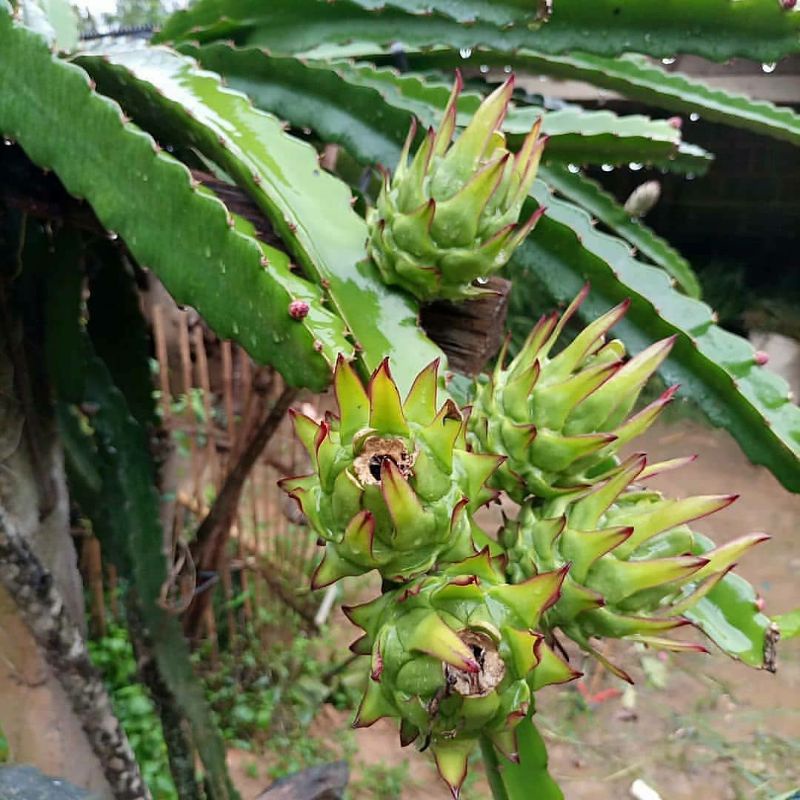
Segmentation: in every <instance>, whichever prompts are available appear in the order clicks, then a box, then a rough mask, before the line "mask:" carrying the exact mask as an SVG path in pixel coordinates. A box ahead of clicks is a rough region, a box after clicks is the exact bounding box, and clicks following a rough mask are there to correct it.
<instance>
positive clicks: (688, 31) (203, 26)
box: [161, 0, 800, 61]
mask: <svg viewBox="0 0 800 800" xmlns="http://www.w3.org/2000/svg"><path fill="white" fill-rule="evenodd" d="M418 5H419V4H418V3H416V2H414V3H412V5H411V7H410V8H409V7H408V6H407V5H406V3H405V2H401V0H392V2H391V3H388V4H384V3H382V2H381V3H380V4H379V3H378V2H377V0H356V2H351V0H337V2H335V3H326V2H322V0H273V2H270V3H269V4H265V3H263V2H260V0H202V2H199V3H196V4H195V5H193V6H192V8H190V9H189V10H188V11H184V12H179V13H177V14H175V15H173V16H172V17H171V18H170V20H169V21H168V22H167V24H166V25H165V27H164V30H163V33H162V34H161V39H162V40H163V41H167V40H174V39H181V38H188V39H199V40H202V41H208V40H209V39H211V38H222V39H225V38H235V39H236V40H237V41H241V38H243V37H245V38H246V37H247V36H250V37H251V39H252V40H253V41H254V42H255V41H257V42H258V43H259V44H262V45H265V46H268V47H269V48H270V49H271V50H272V51H273V52H276V53H299V52H303V51H304V50H306V51H310V50H313V49H314V48H320V46H324V45H326V44H341V43H345V42H364V41H369V42H375V43H379V44H382V45H391V44H392V43H393V42H397V41H398V40H399V41H400V42H401V43H402V44H405V45H414V46H431V47H433V46H440V45H441V44H442V42H447V43H448V44H450V46H451V47H454V48H475V47H481V46H482V47H488V48H494V49H497V50H505V51H506V52H513V51H515V50H517V49H519V48H522V47H527V48H535V49H536V50H540V51H542V52H546V53H565V52H570V51H572V50H584V51H591V52H593V53H596V54H598V55H606V56H615V55H619V54H621V53H628V52H638V53H646V54H648V55H653V56H658V57H669V56H675V55H677V54H678V53H695V54H697V55H701V56H705V57H706V58H710V59H714V60H717V61H724V60H725V59H727V58H732V57H734V56H742V57H744V58H752V59H757V60H759V61H777V60H778V59H779V58H782V57H783V56H786V55H790V54H792V53H797V52H800V14H796V13H793V11H792V10H791V9H789V8H788V4H787V7H786V8H784V4H782V3H779V2H777V0H774V2H770V0H736V2H732V0H670V2H660V3H659V2H652V1H651V0H626V2H624V3H623V2H620V0H592V2H587V0H558V1H557V2H554V3H553V4H552V5H553V9H552V14H551V15H550V19H549V21H548V22H546V23H545V24H543V25H539V24H538V22H537V12H536V9H537V8H538V7H539V4H537V3H530V4H529V7H528V12H527V14H525V13H524V11H523V12H522V13H521V14H520V9H518V8H517V9H516V13H515V14H510V13H509V7H510V6H511V4H510V3H502V4H499V3H496V2H488V1H487V2H483V3H478V2H470V3H469V9H468V12H467V13H468V14H469V15H470V16H469V17H468V18H469V19H470V24H468V25H465V24H464V21H466V18H467V17H466V16H465V14H463V13H458V12H456V11H454V10H453V8H452V6H453V5H454V4H452V3H449V4H448V3H442V2H436V3H430V4H429V3H425V6H430V7H431V8H432V9H433V13H429V14H419V13H413V12H414V11H418V8H415V7H416V6H418ZM458 5H459V6H460V4H458ZM383 6H386V7H383ZM448 6H449V7H448ZM426 10H427V8H426ZM407 11H411V12H412V13H407ZM520 16H521V17H523V19H520ZM492 23H494V24H492ZM654 31H657V33H654Z"/></svg>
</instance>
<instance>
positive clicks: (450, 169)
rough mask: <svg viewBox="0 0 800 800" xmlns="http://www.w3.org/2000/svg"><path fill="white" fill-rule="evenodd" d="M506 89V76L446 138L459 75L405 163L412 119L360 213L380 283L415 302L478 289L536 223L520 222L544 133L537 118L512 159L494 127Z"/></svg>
mask: <svg viewBox="0 0 800 800" xmlns="http://www.w3.org/2000/svg"><path fill="white" fill-rule="evenodd" d="M513 87H514V80H513V77H512V78H509V80H507V81H506V82H505V83H504V84H503V85H502V86H500V87H499V88H498V89H496V90H495V91H494V92H493V93H492V94H491V95H489V97H487V98H486V100H485V101H484V102H483V104H482V105H481V106H480V107H479V108H478V110H477V111H476V112H475V115H474V116H473V118H472V120H471V121H470V123H469V125H468V126H467V127H466V128H465V129H464V131H463V132H462V133H461V134H460V135H459V136H458V137H457V138H456V140H455V142H454V143H453V144H452V145H451V144H450V143H451V140H452V138H453V134H454V133H455V123H456V103H457V101H458V98H459V95H460V93H461V88H462V80H461V75H460V74H459V73H457V74H456V83H455V86H454V87H453V91H452V93H451V95H450V100H449V102H448V104H447V107H446V108H445V111H444V115H443V119H442V122H441V125H440V126H439V130H438V131H437V132H434V131H433V129H430V130H428V132H427V134H426V135H425V136H424V137H423V140H422V143H421V145H420V147H419V149H418V150H417V152H416V154H415V155H414V157H413V159H412V160H411V163H410V165H409V163H408V154H409V150H410V147H411V145H412V143H413V141H414V139H415V138H416V124H414V125H412V127H411V131H410V132H409V136H408V139H407V140H406V144H405V146H404V148H403V152H402V155H401V159H400V164H399V165H398V167H397V169H396V170H395V173H394V176H393V177H392V178H389V177H388V176H387V177H386V178H385V181H384V185H383V188H382V190H381V193H380V196H379V197H378V201H377V206H376V208H373V209H370V211H369V212H368V214H367V225H368V228H369V243H368V246H367V247H368V251H369V254H370V256H371V257H372V260H373V261H374V262H375V264H376V265H377V266H378V269H379V270H380V273H381V276H382V277H383V279H384V281H386V283H390V284H396V285H399V286H402V287H403V288H404V289H406V290H407V291H409V292H411V293H412V294H413V295H415V296H416V297H418V298H419V299H421V300H433V299H435V298H437V297H442V298H446V299H449V300H461V299H464V298H468V297H475V296H479V295H481V294H482V293H484V290H482V289H481V288H480V286H479V285H476V283H475V282H476V281H478V283H480V280H483V279H485V278H487V277H488V276H490V275H492V274H493V273H494V272H497V271H498V270H499V269H501V268H502V267H503V266H504V265H505V264H506V262H507V261H508V259H509V258H510V257H511V254H512V253H513V251H514V249H515V248H516V247H517V246H518V245H519V244H520V243H521V242H522V240H523V239H524V238H525V236H526V235H527V234H528V232H529V231H530V230H531V228H532V227H533V224H534V223H535V221H536V219H538V216H539V215H538V214H535V215H534V216H532V217H531V218H530V219H529V220H527V221H526V222H525V223H523V224H521V225H517V223H518V221H519V215H520V210H521V208H522V204H523V201H524V200H525V197H526V195H527V192H528V189H529V188H530V186H531V184H532V183H533V180H534V178H535V177H536V169H537V166H538V164H539V159H540V157H541V153H542V148H543V146H544V139H543V138H539V136H538V133H539V127H540V121H537V122H536V123H535V124H534V127H533V129H532V130H531V132H530V133H529V135H528V136H527V137H526V139H525V141H524V142H523V145H522V147H521V148H520V150H519V152H518V153H517V155H516V157H515V156H513V155H512V154H511V153H510V152H509V151H508V150H507V149H506V146H505V138H504V136H503V134H502V133H501V132H500V128H501V125H502V122H503V119H504V118H505V115H506V111H507V109H508V106H509V103H510V100H511V94H512V91H513ZM479 279H480V280H479Z"/></svg>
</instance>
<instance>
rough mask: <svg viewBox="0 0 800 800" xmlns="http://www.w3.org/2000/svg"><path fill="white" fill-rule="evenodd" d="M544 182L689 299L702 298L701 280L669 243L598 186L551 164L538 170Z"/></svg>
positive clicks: (584, 177)
mask: <svg viewBox="0 0 800 800" xmlns="http://www.w3.org/2000/svg"><path fill="white" fill-rule="evenodd" d="M539 175H540V177H541V179H542V180H543V181H544V182H545V183H547V184H548V185H549V186H550V187H551V188H553V189H555V190H556V192H558V193H559V194H560V195H562V197H564V198H566V199H567V200H570V201H572V202H573V203H577V204H578V205H580V206H581V207H582V208H585V209H586V210H587V211H588V212H589V213H590V214H591V215H592V216H594V217H597V219H598V220H600V222H602V223H603V224H604V225H607V226H608V227H609V228H611V230H612V231H614V233H615V234H617V235H618V236H621V237H622V238H623V239H625V240H626V241H628V242H630V243H631V244H632V245H633V246H634V247H636V248H637V249H638V250H639V252H640V253H642V255H644V256H645V257H646V258H648V259H650V260H651V261H652V262H653V263H654V264H657V265H658V266H659V267H661V268H662V269H663V270H665V271H666V272H668V273H669V274H670V275H671V276H672V277H673V278H674V279H675V281H676V282H677V283H678V285H679V286H680V287H681V289H683V291H684V292H686V294H688V295H689V297H695V298H699V297H700V281H699V280H698V279H697V276H696V275H695V274H694V270H693V269H692V266H691V264H689V262H688V261H687V260H686V259H685V258H684V257H683V256H682V255H681V254H680V253H679V252H678V251H677V250H675V248H673V247H672V245H670V244H669V242H667V241H665V240H664V239H662V238H661V237H660V236H659V235H658V234H656V233H655V231H653V230H651V229H650V228H648V227H647V225H645V224H644V223H643V222H642V221H641V220H640V219H637V218H636V217H632V216H631V215H630V214H629V213H628V212H627V211H626V210H625V208H624V207H623V206H622V204H621V203H618V202H617V201H616V199H615V198H614V197H613V196H612V195H610V194H608V192H606V191H604V190H603V188H602V187H601V186H600V184H599V183H597V182H595V181H593V180H591V179H590V178H587V177H586V176H585V175H581V174H580V173H574V172H572V171H571V170H570V169H568V168H566V167H564V166H562V165H559V164H552V165H550V166H547V167H542V168H541V169H540V170H539Z"/></svg>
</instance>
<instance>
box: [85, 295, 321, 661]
mask: <svg viewBox="0 0 800 800" xmlns="http://www.w3.org/2000/svg"><path fill="white" fill-rule="evenodd" d="M145 305H146V314H147V316H148V318H149V319H150V322H151V325H152V334H153V346H154V354H155V362H156V365H157V369H156V370H154V372H155V377H154V381H155V384H156V385H155V389H156V390H157V396H158V403H159V408H160V413H161V418H162V424H163V427H164V429H165V430H166V431H167V432H168V434H169V437H170V439H171V443H172V444H171V447H170V448H169V455H168V456H167V458H166V460H165V462H164V463H163V465H162V476H163V484H164V485H163V486H162V499H163V502H162V523H163V528H164V548H165V552H166V553H167V558H168V561H169V563H170V564H171V565H172V569H171V571H170V577H169V579H168V581H167V584H165V586H164V590H163V592H162V598H161V600H162V603H163V604H164V605H165V606H166V607H168V608H170V609H171V610H173V612H174V613H176V614H178V613H182V612H184V611H185V610H186V609H187V608H188V606H189V604H190V602H192V600H193V599H195V598H196V596H197V594H198V593H200V592H214V593H215V597H214V602H213V603H210V604H208V607H207V609H206V612H205V614H204V617H203V633H204V635H205V636H207V637H208V638H210V640H211V644H212V656H213V654H214V653H216V652H218V649H217V648H218V639H221V638H222V636H223V634H224V636H225V637H226V638H227V639H228V640H230V639H231V638H235V637H236V636H237V635H238V634H239V633H240V632H241V631H243V630H244V627H245V626H250V625H253V624H255V625H256V626H258V624H259V622H262V621H264V620H268V619H271V620H272V621H274V622H277V621H278V620H279V619H280V617H281V616H283V615H292V616H293V617H294V622H295V623H297V624H299V625H300V626H301V627H306V628H313V627H314V626H315V622H314V617H315V613H316V611H317V608H318V606H319V604H320V601H321V596H319V595H314V594H312V593H311V592H310V590H309V589H308V587H309V584H310V576H311V573H312V572H313V569H314V567H315V565H316V563H317V561H318V559H319V553H318V548H317V547H316V542H315V537H314V536H313V534H312V533H311V532H310V530H309V529H308V528H307V527H306V526H305V525H304V524H303V520H302V516H301V515H300V513H299V510H297V509H296V507H295V505H294V502H293V501H291V500H290V499H289V498H287V497H286V496H285V495H283V493H282V492H281V491H280V490H279V489H278V487H277V484H276V482H277V480H278V479H279V478H281V477H283V476H284V475H294V474H299V473H301V472H303V471H305V470H306V469H308V467H309V465H308V462H307V457H306V455H305V453H304V452H303V451H302V447H300V446H299V445H298V444H297V443H296V441H295V439H294V437H293V435H292V428H291V421H290V419H289V418H288V416H287V417H285V418H284V419H282V420H281V422H280V424H279V426H278V428H277V429H276V431H275V433H274V434H273V435H272V437H271V439H270V441H269V444H268V446H267V447H266V448H265V451H264V452H263V453H262V454H261V456H260V457H259V459H258V460H257V462H256V464H255V466H254V467H253V468H252V470H251V471H250V472H249V474H248V476H247V478H246V480H245V482H244V485H243V487H242V489H241V495H240V497H239V502H238V506H237V508H236V510H235V513H234V516H233V524H232V525H231V526H230V530H229V531H228V541H227V545H226V546H225V547H224V548H223V550H222V557H221V558H220V559H219V562H218V563H217V564H216V569H213V570H209V571H202V570H199V569H197V568H196V567H195V564H194V555H196V554H193V553H192V544H193V539H194V537H195V534H196V532H197V530H198V528H199V526H200V524H201V522H202V521H203V519H204V518H205V517H206V515H207V514H208V513H209V511H210V509H211V508H212V506H213V503H214V501H215V499H216V498H217V496H218V494H219V492H220V489H221V487H222V485H223V483H224V481H225V478H226V477H227V475H228V473H229V472H230V470H231V469H232V467H233V465H234V464H236V462H237V459H238V458H240V457H241V455H242V453H243V451H244V449H245V447H246V446H247V444H248V442H249V441H250V439H251V438H252V436H253V433H254V431H255V430H256V428H257V427H258V426H259V424H260V423H261V422H262V420H263V418H264V416H265V414H266V413H268V412H269V410H270V408H271V407H272V406H273V405H274V404H275V402H276V400H277V399H278V398H279V397H280V396H281V394H282V392H283V390H284V388H285V387H284V385H283V381H282V379H281V377H280V375H278V374H277V373H276V372H275V371H273V370H271V369H269V368H265V367H259V366H257V365H256V364H254V363H253V362H252V360H251V359H250V357H249V356H248V355H247V353H245V351H244V350H243V349H242V348H240V347H238V346H237V345H235V344H232V343H231V342H227V341H220V340H219V339H217V338H216V336H214V334H213V333H211V331H210V330H209V329H208V328H207V327H206V326H205V325H204V324H203V323H202V321H201V320H200V319H199V318H198V317H197V315H196V314H195V313H194V312H192V311H183V310H180V309H178V308H177V307H176V306H175V305H174V303H172V302H171V300H169V298H167V297H165V296H164V295H161V294H159V293H156V294H155V297H152V296H149V297H148V299H147V300H146V301H145ZM310 399H312V398H308V400H310ZM293 405H294V406H303V407H304V411H305V412H306V413H309V414H310V415H312V416H313V415H317V414H318V413H320V412H318V410H317V407H315V406H314V405H311V404H310V403H309V402H303V397H302V396H300V397H298V398H296V400H295V402H294V403H293ZM81 566H82V572H83V577H84V581H85V585H86V586H87V588H88V597H89V602H90V624H91V630H92V633H93V634H94V635H102V634H103V633H104V632H105V630H106V627H107V621H106V617H107V615H108V614H109V613H111V614H112V615H113V613H114V608H113V607H109V606H112V605H113V603H114V602H115V595H114V591H113V590H114V588H115V586H116V576H115V574H114V572H113V569H112V568H111V567H110V566H109V565H105V564H104V562H103V559H102V554H101V552H100V546H99V543H98V541H97V540H96V539H93V538H92V537H85V538H84V541H83V544H82V548H81ZM276 615H277V619H276Z"/></svg>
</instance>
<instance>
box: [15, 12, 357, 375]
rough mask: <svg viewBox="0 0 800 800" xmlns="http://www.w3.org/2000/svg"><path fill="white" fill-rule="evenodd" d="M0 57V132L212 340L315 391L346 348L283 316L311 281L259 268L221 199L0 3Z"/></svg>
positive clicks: (317, 315) (252, 246) (325, 324)
mask: <svg viewBox="0 0 800 800" xmlns="http://www.w3.org/2000/svg"><path fill="white" fill-rule="evenodd" d="M0 52H2V54H3V55H2V58H0V133H2V134H3V135H5V136H10V137H13V138H14V139H16V140H17V141H18V142H19V144H20V145H21V146H22V148H23V149H24V150H25V152H26V154H27V155H28V157H29V158H30V159H31V160H32V161H33V162H35V163H36V164H37V165H39V166H41V167H44V168H47V169H51V170H53V172H55V173H56V175H57V176H58V177H59V179H60V180H61V181H62V183H63V184H64V186H65V187H66V188H67V190H68V191H69V192H70V193H71V194H72V195H74V196H76V197H82V198H86V199H87V200H88V201H89V203H90V204H91V206H92V208H93V209H94V211H95V213H96V214H97V216H98V218H99V219H100V221H101V222H102V223H103V225H105V226H106V227H107V228H108V229H109V230H111V231H115V232H116V233H118V234H119V235H120V236H121V237H122V238H123V239H124V241H125V243H126V245H127V246H128V248H129V250H130V252H131V253H132V254H133V256H134V257H135V258H136V259H137V261H139V263H140V264H142V265H143V266H146V267H150V268H151V269H152V270H153V271H154V272H155V273H156V274H157V275H158V277H159V278H160V279H161V280H162V281H163V282H164V285H165V286H166V287H167V289H168V290H169V291H170V292H171V294H172V295H173V296H174V297H175V299H176V300H177V301H178V302H179V303H187V304H190V305H193V306H194V307H195V308H197V310H198V311H199V312H200V313H201V314H202V315H203V317H204V318H205V319H206V320H207V321H208V323H209V324H210V325H211V326H212V327H213V328H214V330H215V331H216V332H217V333H218V334H219V336H221V337H222V338H231V339H235V340H237V341H239V342H240V343H241V344H242V345H243V346H244V347H245V348H246V349H247V350H248V351H249V352H250V354H251V355H252V356H253V357H254V358H255V359H256V360H257V361H259V362H261V363H268V364H272V365H273V366H275V367H276V368H277V369H278V370H279V371H280V372H281V373H282V374H283V375H284V377H285V378H286V380H287V381H288V382H289V383H291V384H293V385H296V386H308V387H310V388H312V389H315V390H320V389H322V388H324V387H325V386H326V385H327V383H328V381H329V380H330V367H331V362H332V360H333V359H334V358H335V356H336V350H337V348H336V345H337V344H338V343H341V346H343V347H344V348H345V349H347V348H348V345H347V344H346V340H345V339H344V338H343V336H342V335H341V323H338V322H337V320H336V319H335V318H334V317H333V316H332V315H331V314H330V312H328V311H326V310H324V309H316V308H315V307H313V306H312V307H311V308H310V310H309V313H308V315H307V316H306V317H305V318H304V319H302V320H296V319H293V318H292V317H291V316H290V314H289V304H290V303H291V302H292V301H293V300H294V299H295V298H296V296H297V295H296V294H295V292H294V291H293V289H292V287H294V286H298V285H299V288H300V290H301V291H307V289H304V288H303V287H308V288H309V289H311V290H312V291H314V289H313V287H311V286H310V285H309V284H308V283H307V282H304V281H301V280H300V279H298V278H297V277H296V276H295V275H293V274H292V273H291V271H290V270H289V269H288V264H287V263H286V261H285V260H284V261H283V262H281V261H279V260H276V261H275V262H274V263H271V265H270V266H271V268H270V269H265V268H264V266H263V264H262V262H264V263H265V254H264V252H263V251H262V249H261V246H260V244H259V242H258V241H257V240H256V239H254V238H252V237H250V236H246V235H244V234H242V233H241V232H239V231H238V230H236V229H235V227H234V226H235V221H234V220H233V219H232V218H231V216H230V215H229V214H228V213H227V210H226V209H225V207H224V206H223V205H222V203H220V202H219V200H217V199H216V198H215V197H213V196H211V195H209V193H208V192H206V191H202V190H201V189H200V188H199V187H196V186H194V185H193V183H192V179H191V176H190V174H189V172H188V170H187V169H186V167H185V166H184V165H182V164H181V163H180V162H178V161H176V160H175V159H173V158H172V157H171V156H169V155H167V154H166V153H164V152H163V151H161V150H160V149H159V148H158V147H157V145H156V144H155V142H153V140H152V139H151V138H150V136H148V135H147V134H145V133H143V132H142V131H141V130H139V129H138V128H136V127H135V126H134V125H132V124H130V123H129V122H127V120H126V118H125V116H124V114H123V113H122V111H121V109H120V108H119V106H118V105H117V104H116V103H113V102H112V101H110V100H109V99H108V98H105V97H102V96H101V95H99V94H97V93H96V92H95V91H94V90H93V88H92V82H91V80H90V79H89V76H88V75H87V74H86V73H85V72H84V71H83V70H81V69H80V68H79V67H77V66H75V65H74V64H68V63H65V62H63V61H61V60H60V59H58V58H57V57H56V56H54V55H53V54H52V53H51V52H50V50H49V49H48V47H47V44H46V42H45V41H44V39H42V38H41V37H40V36H38V35H37V34H36V33H34V32H32V31H30V30H28V29H26V28H24V27H22V26H20V25H18V24H16V23H15V22H14V20H13V18H12V17H11V15H10V13H9V9H8V5H7V4H6V2H5V0H0ZM20 76H25V77H24V79H22V78H21V77H20ZM303 299H305V297H303ZM337 325H338V331H339V335H338V337H336V336H335V334H336V331H337Z"/></svg>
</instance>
